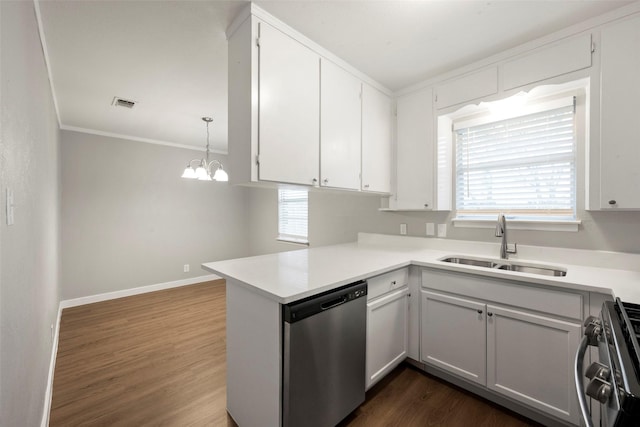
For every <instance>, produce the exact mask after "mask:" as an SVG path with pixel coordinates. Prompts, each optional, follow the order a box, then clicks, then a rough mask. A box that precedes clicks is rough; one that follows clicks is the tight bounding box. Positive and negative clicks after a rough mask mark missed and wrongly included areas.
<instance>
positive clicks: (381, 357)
mask: <svg viewBox="0 0 640 427" xmlns="http://www.w3.org/2000/svg"><path fill="white" fill-rule="evenodd" d="M408 292H409V291H408V289H407V288H404V289H399V290H397V291H395V292H393V293H390V294H388V295H384V296H382V297H380V298H377V299H374V300H372V301H370V302H368V303H367V383H366V388H367V389H368V388H369V387H371V386H372V385H373V384H375V383H376V382H378V381H379V380H380V379H381V378H383V377H384V376H385V375H386V374H388V373H389V372H391V370H393V368H395V367H396V366H398V364H399V363H400V362H402V361H403V360H404V359H405V358H406V357H407V345H408V342H407V338H408V320H409V319H408V299H407V294H408Z"/></svg>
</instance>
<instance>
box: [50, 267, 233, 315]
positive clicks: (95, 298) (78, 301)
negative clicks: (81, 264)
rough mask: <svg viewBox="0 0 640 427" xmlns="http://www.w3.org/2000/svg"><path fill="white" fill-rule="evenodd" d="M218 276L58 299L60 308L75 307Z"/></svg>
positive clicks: (207, 279) (200, 281)
mask: <svg viewBox="0 0 640 427" xmlns="http://www.w3.org/2000/svg"><path fill="white" fill-rule="evenodd" d="M220 278H221V277H220V276H216V275H215V274H208V275H206V276H198V277H191V278H189V279H181V280H175V281H173V282H164V283H158V284H155V285H148V286H140V287H137V288H131V289H123V290H121V291H114V292H105V293H103V294H97V295H89V296H86V297H80V298H73V299H67V300H62V301H60V307H61V308H69V307H76V306H79V305H85V304H92V303H94V302H100V301H108V300H111V299H116V298H122V297H129V296H132V295H138V294H146V293H147V292H155V291H161V290H163V289H170V288H177V287H180V286H187V285H195V284H196V283H202V282H208V281H211V280H216V279H220Z"/></svg>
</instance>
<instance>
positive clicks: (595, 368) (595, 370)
mask: <svg viewBox="0 0 640 427" xmlns="http://www.w3.org/2000/svg"><path fill="white" fill-rule="evenodd" d="M584 375H585V376H586V377H587V378H589V379H590V380H592V379H594V378H600V379H601V380H603V381H609V378H610V377H611V369H609V367H607V366H605V365H603V364H602V363H598V362H593V363H592V364H591V365H590V366H589V367H588V368H587V372H585V374H584Z"/></svg>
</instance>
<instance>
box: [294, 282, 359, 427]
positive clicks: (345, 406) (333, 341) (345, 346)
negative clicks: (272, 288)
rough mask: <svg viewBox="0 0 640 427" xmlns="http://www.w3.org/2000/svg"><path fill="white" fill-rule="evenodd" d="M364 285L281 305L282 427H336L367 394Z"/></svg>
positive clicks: (357, 284) (355, 285) (351, 286)
mask: <svg viewBox="0 0 640 427" xmlns="http://www.w3.org/2000/svg"><path fill="white" fill-rule="evenodd" d="M366 295H367V282H366V281H360V282H356V283H352V284H350V285H347V286H344V287H342V288H339V289H336V290H334V291H330V292H327V293H323V294H320V295H317V296H314V297H311V298H309V299H305V300H302V301H299V302H295V303H292V304H289V305H284V306H283V319H284V331H283V336H284V339H283V345H284V349H283V350H284V351H283V355H284V357H283V375H282V377H283V387H282V393H283V398H282V423H283V426H284V427H300V426H304V427H330V426H335V425H336V424H337V423H338V422H340V421H341V420H342V419H343V418H344V417H346V416H347V415H349V413H351V412H352V411H353V410H354V409H356V408H357V407H358V406H359V405H360V404H361V403H362V402H364V392H365V349H366V342H365V341H366V329H367V299H366Z"/></svg>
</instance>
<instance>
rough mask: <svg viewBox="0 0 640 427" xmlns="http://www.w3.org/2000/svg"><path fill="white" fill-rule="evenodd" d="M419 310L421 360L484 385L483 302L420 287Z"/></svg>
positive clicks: (484, 334)
mask: <svg viewBox="0 0 640 427" xmlns="http://www.w3.org/2000/svg"><path fill="white" fill-rule="evenodd" d="M421 311H422V333H421V335H422V341H421V343H420V345H421V354H420V355H421V358H422V361H423V362H425V363H429V364H431V365H434V366H437V367H438V368H440V369H443V370H445V371H448V372H451V373H453V374H456V375H459V376H461V377H463V378H466V379H468V380H470V381H473V382H476V383H478V384H482V385H485V384H486V360H487V359H486V351H487V348H486V329H485V328H486V322H485V315H486V313H485V305H484V304H482V303H479V302H476V301H473V300H467V299H462V298H457V297H452V296H448V295H442V294H437V293H434V292H429V291H422V307H421Z"/></svg>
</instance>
